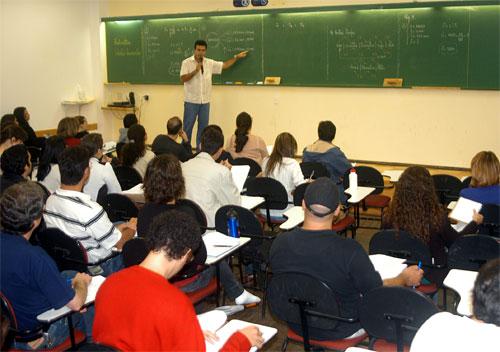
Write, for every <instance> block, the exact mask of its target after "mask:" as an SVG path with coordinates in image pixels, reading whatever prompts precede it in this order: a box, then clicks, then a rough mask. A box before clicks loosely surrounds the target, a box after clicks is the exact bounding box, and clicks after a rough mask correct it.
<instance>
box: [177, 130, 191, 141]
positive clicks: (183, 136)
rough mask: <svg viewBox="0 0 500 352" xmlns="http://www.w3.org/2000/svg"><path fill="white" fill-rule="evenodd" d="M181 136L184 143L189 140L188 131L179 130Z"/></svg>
mask: <svg viewBox="0 0 500 352" xmlns="http://www.w3.org/2000/svg"><path fill="white" fill-rule="evenodd" d="M179 136H180V137H181V138H182V140H183V141H184V143H187V142H189V139H188V135H187V133H186V131H184V130H181V131H180V132H179Z"/></svg>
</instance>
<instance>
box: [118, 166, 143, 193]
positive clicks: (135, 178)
mask: <svg viewBox="0 0 500 352" xmlns="http://www.w3.org/2000/svg"><path fill="white" fill-rule="evenodd" d="M114 171H115V175H116V178H117V179H118V182H119V183H120V186H121V188H122V190H123V191H126V190H127V189H131V188H132V187H134V186H137V185H138V184H139V183H141V182H142V177H141V175H140V174H139V173H138V172H137V170H136V169H134V168H133V167H130V166H117V167H115V168H114Z"/></svg>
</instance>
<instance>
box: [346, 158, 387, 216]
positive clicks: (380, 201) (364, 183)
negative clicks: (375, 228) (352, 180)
mask: <svg viewBox="0 0 500 352" xmlns="http://www.w3.org/2000/svg"><path fill="white" fill-rule="evenodd" d="M351 169H352V168H351ZM351 169H349V170H347V171H346V173H345V174H344V178H343V185H344V189H348V188H349V173H350V172H351ZM354 169H355V170H356V174H357V175H358V186H359V187H373V188H375V190H374V191H373V192H372V193H371V194H370V195H368V196H367V197H366V198H365V199H363V201H362V202H361V206H362V207H363V210H366V209H367V208H377V209H380V225H382V222H383V215H384V209H385V208H386V207H388V206H389V203H390V202H391V197H389V196H385V195H383V194H381V193H382V192H383V191H384V189H385V188H386V187H385V185H384V177H383V176H382V174H381V173H380V172H379V171H378V170H377V169H375V168H373V167H370V166H356V167H355V168H354ZM390 187H393V186H392V185H391V186H388V187H387V188H390Z"/></svg>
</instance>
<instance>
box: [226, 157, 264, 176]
mask: <svg viewBox="0 0 500 352" xmlns="http://www.w3.org/2000/svg"><path fill="white" fill-rule="evenodd" d="M231 164H233V165H248V166H250V171H249V172H248V176H249V177H255V176H257V175H258V174H260V173H261V171H262V168H261V167H260V165H259V164H258V163H257V162H256V161H255V160H253V159H250V158H236V159H233V161H232V162H231Z"/></svg>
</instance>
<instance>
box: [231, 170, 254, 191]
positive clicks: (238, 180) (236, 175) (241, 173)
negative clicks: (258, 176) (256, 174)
mask: <svg viewBox="0 0 500 352" xmlns="http://www.w3.org/2000/svg"><path fill="white" fill-rule="evenodd" d="M249 172H250V165H233V166H232V167H231V175H232V176H233V182H234V184H235V185H236V188H238V192H239V193H241V191H242V190H243V185H244V184H245V181H246V179H247V177H248V173H249Z"/></svg>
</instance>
